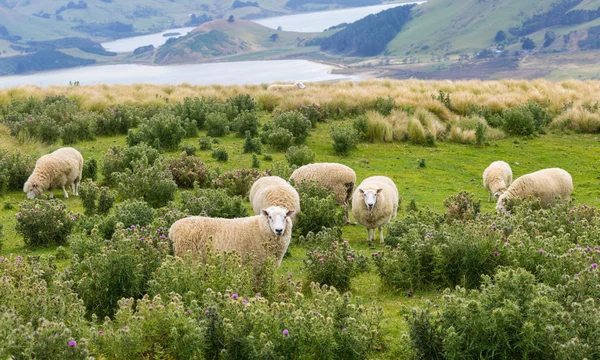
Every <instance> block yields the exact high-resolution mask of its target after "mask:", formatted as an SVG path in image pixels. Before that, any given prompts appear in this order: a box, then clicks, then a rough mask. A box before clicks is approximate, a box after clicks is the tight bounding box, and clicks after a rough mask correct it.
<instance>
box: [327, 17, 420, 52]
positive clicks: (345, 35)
mask: <svg viewBox="0 0 600 360" xmlns="http://www.w3.org/2000/svg"><path fill="white" fill-rule="evenodd" d="M413 6H414V5H406V6H398V7H395V8H392V9H389V10H385V11H382V12H380V13H378V14H374V15H369V16H367V17H365V18H363V19H360V20H358V21H356V22H353V23H352V24H349V25H348V26H346V27H345V28H344V29H342V30H340V31H339V32H337V33H335V34H333V35H331V36H329V37H327V38H323V39H322V40H321V41H320V44H319V45H320V46H321V50H322V51H327V52H332V53H335V54H340V53H344V54H348V55H354V56H375V55H378V54H380V53H381V52H382V51H383V50H384V49H385V47H386V45H387V44H388V43H389V42H390V41H391V40H392V39H393V38H394V37H395V36H396V35H397V34H398V32H399V31H400V30H401V29H402V27H403V26H404V25H405V24H406V23H407V22H408V21H409V20H410V19H411V9H412V7H413Z"/></svg>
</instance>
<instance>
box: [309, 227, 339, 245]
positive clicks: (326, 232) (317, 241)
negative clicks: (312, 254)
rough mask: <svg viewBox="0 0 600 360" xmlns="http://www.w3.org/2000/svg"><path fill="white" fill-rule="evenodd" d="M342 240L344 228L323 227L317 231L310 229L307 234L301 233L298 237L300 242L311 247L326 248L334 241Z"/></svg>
mask: <svg viewBox="0 0 600 360" xmlns="http://www.w3.org/2000/svg"><path fill="white" fill-rule="evenodd" d="M341 240H342V228H339V227H332V228H327V227H323V228H322V229H321V230H320V231H319V232H317V233H315V232H312V231H309V232H308V234H306V236H304V235H301V236H300V237H298V242H299V243H300V244H302V245H303V246H305V247H307V248H311V249H326V248H327V247H328V246H330V245H331V244H332V243H334V242H339V241H341Z"/></svg>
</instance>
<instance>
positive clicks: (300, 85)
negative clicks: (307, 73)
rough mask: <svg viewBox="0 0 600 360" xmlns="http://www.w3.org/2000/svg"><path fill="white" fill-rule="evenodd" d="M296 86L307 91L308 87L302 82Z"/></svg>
mask: <svg viewBox="0 0 600 360" xmlns="http://www.w3.org/2000/svg"><path fill="white" fill-rule="evenodd" d="M296 86H297V87H298V89H306V85H304V84H303V83H301V82H298V83H296Z"/></svg>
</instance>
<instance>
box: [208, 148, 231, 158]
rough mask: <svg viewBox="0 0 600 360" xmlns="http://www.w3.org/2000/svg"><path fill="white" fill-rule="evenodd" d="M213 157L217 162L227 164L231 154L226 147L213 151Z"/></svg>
mask: <svg viewBox="0 0 600 360" xmlns="http://www.w3.org/2000/svg"><path fill="white" fill-rule="evenodd" d="M212 157H213V158H215V159H217V161H221V162H226V161H227V160H229V153H228V152H227V150H226V149H225V148H224V147H222V146H220V147H218V148H216V149H214V150H213V152H212Z"/></svg>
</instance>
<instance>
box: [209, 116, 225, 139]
mask: <svg viewBox="0 0 600 360" xmlns="http://www.w3.org/2000/svg"><path fill="white" fill-rule="evenodd" d="M205 127H206V130H207V131H206V135H208V136H213V137H223V136H225V135H227V134H229V120H228V119H227V115H225V114H223V113H212V114H208V116H207V118H206V125H205Z"/></svg>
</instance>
